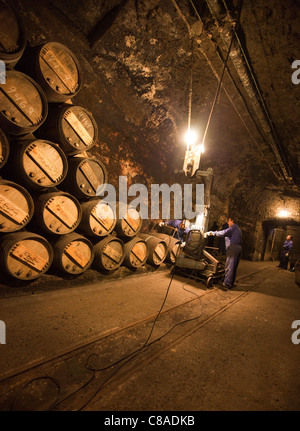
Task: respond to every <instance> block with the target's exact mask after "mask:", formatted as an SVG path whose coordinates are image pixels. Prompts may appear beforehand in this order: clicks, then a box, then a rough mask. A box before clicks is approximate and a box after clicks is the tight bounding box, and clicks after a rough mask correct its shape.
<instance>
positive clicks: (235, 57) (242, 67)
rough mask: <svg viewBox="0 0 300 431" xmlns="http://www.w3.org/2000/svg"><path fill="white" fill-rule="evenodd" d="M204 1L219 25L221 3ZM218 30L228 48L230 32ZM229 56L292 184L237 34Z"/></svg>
mask: <svg viewBox="0 0 300 431" xmlns="http://www.w3.org/2000/svg"><path fill="white" fill-rule="evenodd" d="M206 3H207V5H208V7H209V10H210V12H211V14H212V16H213V18H214V19H215V24H216V26H219V23H218V19H219V18H220V13H221V5H220V3H219V1H218V0H206ZM226 12H227V14H226V17H225V18H224V16H223V17H222V18H223V20H225V21H227V23H228V24H230V26H232V24H233V23H234V20H233V18H232V17H231V16H230V13H229V11H228V9H227V11H226ZM220 30H221V31H220V34H221V38H222V40H223V42H224V44H225V46H226V48H227V49H228V46H229V44H230V34H229V33H227V32H225V31H222V30H223V29H222V28H220ZM230 58H231V60H232V63H233V65H234V67H235V69H236V71H237V73H238V75H239V78H240V80H241V82H242V84H243V86H244V88H245V90H246V92H247V94H248V96H249V98H250V101H251V103H252V106H253V109H254V111H255V113H256V116H257V118H258V120H259V123H260V125H261V127H262V130H263V132H264V134H265V136H266V138H267V142H268V144H269V145H270V147H271V149H272V151H273V153H274V155H275V157H276V160H277V163H278V165H279V167H280V170H281V173H282V177H283V179H284V181H285V182H286V183H288V184H293V183H294V181H293V177H292V174H291V170H290V167H289V164H288V162H287V160H286V158H285V155H284V153H283V150H282V148H281V144H280V142H279V139H278V137H277V135H276V132H275V129H274V126H273V123H272V120H271V118H270V115H269V113H268V111H267V108H266V106H265V103H264V101H263V98H262V96H261V94H260V92H259V88H258V85H257V83H256V81H255V77H254V74H253V72H252V71H251V69H250V65H249V61H248V59H247V57H246V54H245V52H244V50H243V49H242V46H241V42H240V40H239V38H238V35H237V37H236V41H235V42H234V46H233V47H232V49H231V52H230Z"/></svg>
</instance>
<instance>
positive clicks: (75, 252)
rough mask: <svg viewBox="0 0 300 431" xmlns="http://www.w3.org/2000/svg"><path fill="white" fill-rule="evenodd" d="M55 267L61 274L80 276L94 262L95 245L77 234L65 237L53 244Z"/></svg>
mask: <svg viewBox="0 0 300 431" xmlns="http://www.w3.org/2000/svg"><path fill="white" fill-rule="evenodd" d="M53 252H54V258H53V267H54V268H55V269H57V270H58V271H60V272H64V273H67V274H71V275H78V274H82V273H83V272H85V271H86V270H87V269H88V268H89V267H90V266H91V264H92V262H93V260H94V248H93V244H92V243H91V242H90V241H89V240H88V239H87V238H85V237H84V236H82V235H79V234H77V233H75V232H73V233H70V234H66V235H63V236H62V237H61V238H59V239H58V240H56V241H55V242H54V243H53Z"/></svg>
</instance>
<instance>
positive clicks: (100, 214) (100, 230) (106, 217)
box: [78, 199, 116, 237]
mask: <svg viewBox="0 0 300 431" xmlns="http://www.w3.org/2000/svg"><path fill="white" fill-rule="evenodd" d="M81 209H82V218H81V222H80V224H79V226H78V230H79V231H81V232H82V233H83V234H84V235H87V236H92V237H97V236H98V237H102V236H106V235H108V234H110V233H111V232H112V231H113V230H114V227H115V225H116V215H115V212H114V210H113V208H112V206H111V205H109V204H108V203H105V202H104V201H102V200H101V199H91V200H89V201H87V202H82V203H81Z"/></svg>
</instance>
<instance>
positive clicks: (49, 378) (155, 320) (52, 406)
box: [11, 246, 202, 411]
mask: <svg viewBox="0 0 300 431" xmlns="http://www.w3.org/2000/svg"><path fill="white" fill-rule="evenodd" d="M179 253H180V246H179V247H178V249H177V253H176V256H175V263H174V267H176V262H177V259H178V256H179ZM197 262H198V259H195V268H194V270H195V269H196V266H197ZM174 275H175V271H174V270H173V271H172V274H171V279H170V282H169V285H168V287H167V290H166V293H165V296H164V299H163V302H162V304H161V307H160V309H159V311H158V313H157V315H156V317H155V319H154V321H153V324H152V326H151V329H150V331H149V334H148V336H147V338H146V341H145V342H144V344H143V345H142V346H141V347H140V348H138V349H136V350H135V351H133V352H131V353H130V354H128V355H126V356H124V357H122V358H121V359H119V360H118V361H116V362H114V363H112V364H110V365H108V366H106V367H102V368H99V369H97V368H95V367H91V366H89V361H90V359H91V358H92V357H93V356H94V357H96V358H97V359H98V361H99V355H98V354H96V353H92V354H91V355H89V356H88V359H87V361H86V363H85V368H86V369H88V370H89V371H92V372H93V373H92V376H91V377H90V378H89V380H88V381H87V382H85V383H84V384H83V385H82V386H80V388H78V389H76V390H75V391H73V392H72V393H71V394H69V395H67V396H66V397H64V398H63V399H60V400H59V395H60V393H61V387H60V384H59V382H58V381H57V380H56V379H54V378H52V377H50V376H47V375H46V376H40V377H37V378H35V379H31V380H30V381H28V382H26V384H25V385H24V386H23V387H22V389H21V391H19V392H18V393H17V395H16V397H15V399H14V401H13V404H12V408H11V410H15V407H16V405H17V402H18V400H19V398H20V396H21V394H22V392H23V391H24V390H25V388H26V387H28V386H29V385H30V384H32V383H33V382H35V381H37V380H43V379H44V380H46V379H48V380H51V381H52V382H53V383H54V384H55V385H56V387H57V389H58V395H57V400H56V401H55V402H53V403H52V404H51V405H50V407H48V409H47V410H48V411H49V410H53V409H54V408H56V407H57V406H59V405H60V404H62V403H63V402H65V401H66V400H68V399H69V398H71V397H72V396H74V395H75V394H76V393H78V392H80V391H81V390H82V389H84V388H85V387H87V386H88V385H89V384H91V383H92V381H93V380H94V379H95V376H96V372H99V371H106V370H108V369H110V368H112V367H115V366H116V365H118V364H120V363H121V365H120V366H119V367H118V368H117V369H116V370H114V371H113V373H112V374H110V376H108V377H107V378H106V379H105V380H104V381H103V382H102V383H101V385H100V386H99V387H98V388H97V391H96V392H95V393H94V394H93V395H92V397H90V398H89V399H88V400H87V401H86V402H85V403H84V405H82V406H81V407H80V408H79V410H83V409H84V408H85V407H86V406H87V405H88V404H89V403H90V402H91V401H92V400H93V399H94V398H95V397H96V396H97V394H98V393H99V392H100V391H101V389H102V387H103V386H104V385H105V384H106V383H107V382H108V381H109V380H110V379H111V378H112V377H113V376H114V375H115V374H116V373H117V372H118V371H119V370H120V369H121V368H122V367H124V366H125V365H126V364H127V363H129V362H130V361H131V360H133V359H134V358H135V357H137V356H138V355H139V354H140V353H141V352H142V351H145V350H144V349H145V348H149V347H150V346H152V345H153V344H155V343H157V342H158V341H160V340H162V339H163V338H164V337H166V336H167V335H168V334H169V333H170V332H171V331H173V330H174V329H175V328H176V327H177V326H179V325H182V324H184V323H187V322H190V321H193V320H196V319H199V318H200V317H201V316H202V303H201V297H200V295H198V294H197V293H195V292H192V291H190V290H188V289H186V288H185V287H184V286H185V284H186V283H187V282H185V283H184V284H183V285H182V288H183V289H184V290H186V291H188V292H190V293H192V294H194V295H196V296H197V297H198V298H199V301H200V304H201V313H200V314H199V315H197V316H195V317H193V318H190V319H185V320H183V321H181V322H178V323H176V324H175V325H173V326H172V327H171V328H170V329H169V330H168V331H167V332H165V333H164V334H163V335H161V336H160V337H158V338H157V339H155V340H153V341H151V342H150V343H149V340H150V338H151V336H152V333H153V330H154V328H155V325H156V323H157V320H158V319H159V316H160V315H161V312H162V310H163V308H164V306H165V303H166V300H167V298H168V295H169V292H170V288H171V285H172V282H173V279H174ZM124 361H125V362H124Z"/></svg>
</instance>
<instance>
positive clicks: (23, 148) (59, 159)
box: [5, 140, 68, 190]
mask: <svg viewBox="0 0 300 431" xmlns="http://www.w3.org/2000/svg"><path fill="white" fill-rule="evenodd" d="M7 167H8V168H9V172H8V173H7V175H8V177H11V176H14V177H15V178H17V179H18V181H19V182H22V184H25V185H26V187H28V188H30V189H32V190H45V189H47V188H49V187H56V186H58V185H59V184H60V183H61V182H62V181H63V180H64V178H65V177H66V175H67V171H68V161H67V158H66V155H65V154H64V152H63V151H62V149H61V148H60V147H59V146H58V145H57V144H55V143H53V142H50V141H44V140H29V141H27V140H26V141H20V142H19V143H18V144H16V145H15V146H14V154H12V155H11V157H10V159H9V161H8V164H7ZM7 167H5V169H6V168H7Z"/></svg>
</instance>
